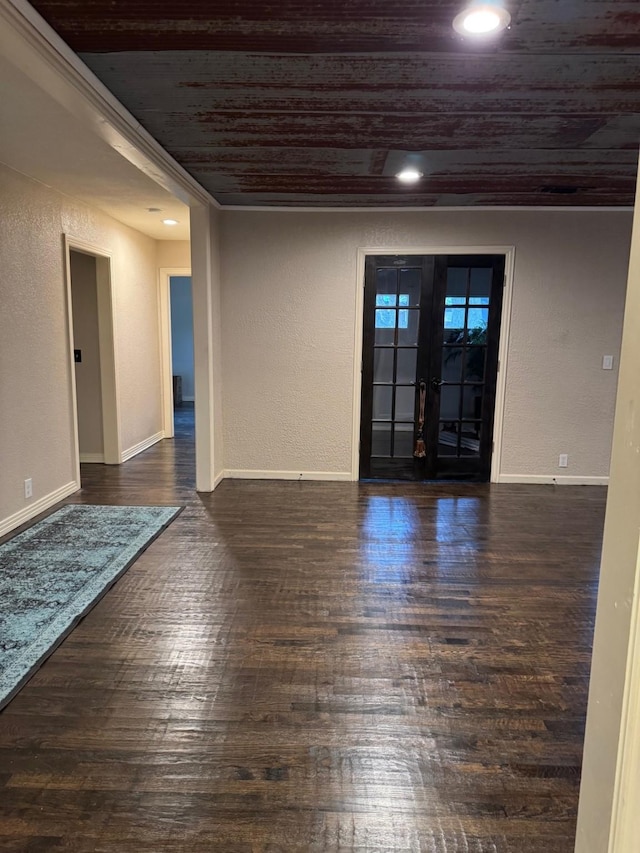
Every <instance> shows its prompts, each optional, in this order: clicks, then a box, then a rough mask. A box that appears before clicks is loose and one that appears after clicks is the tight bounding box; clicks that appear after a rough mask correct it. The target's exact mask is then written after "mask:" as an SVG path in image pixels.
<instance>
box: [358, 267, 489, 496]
mask: <svg viewBox="0 0 640 853" xmlns="http://www.w3.org/2000/svg"><path fill="white" fill-rule="evenodd" d="M503 286H504V256H502V255H410V256H385V257H382V256H369V257H367V260H366V265H365V298H364V338H363V353H362V408H361V431H360V477H361V478H365V479H368V478H381V479H409V480H429V479H439V478H444V479H449V478H451V479H468V480H488V479H489V476H490V472H491V454H492V447H493V413H494V408H495V395H496V381H497V371H498V342H499V336H500V317H501V313H502V294H503ZM421 388H422V389H423V394H422V395H421V393H420V390H421ZM421 416H423V418H422V417H421ZM422 419H423V420H424V425H423V427H422V428H420V425H421V422H422ZM418 439H420V443H417V442H418ZM423 448H424V449H423Z"/></svg>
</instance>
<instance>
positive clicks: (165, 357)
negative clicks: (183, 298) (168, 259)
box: [158, 267, 191, 438]
mask: <svg viewBox="0 0 640 853" xmlns="http://www.w3.org/2000/svg"><path fill="white" fill-rule="evenodd" d="M187 276H188V277H189V278H190V277H191V267H162V268H161V269H160V271H159V274H158V323H159V326H160V385H161V400H162V431H163V432H164V437H165V438H173V437H174V435H175V427H174V424H173V366H172V357H171V279H172V278H174V277H176V278H182V277H187Z"/></svg>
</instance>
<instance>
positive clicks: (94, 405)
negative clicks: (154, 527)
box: [70, 251, 104, 461]
mask: <svg viewBox="0 0 640 853" xmlns="http://www.w3.org/2000/svg"><path fill="white" fill-rule="evenodd" d="M70 266H71V301H72V313H73V347H74V349H79V350H80V352H81V358H82V360H81V361H80V362H78V363H77V364H76V365H75V380H76V399H77V405H78V444H79V446H80V457H81V458H82V457H83V456H87V455H91V456H104V434H103V428H102V381H101V378H100V338H99V329H98V283H97V279H96V259H95V257H92V256H91V255H84V254H82V253H81V252H73V251H72V252H71V253H70ZM94 461H95V460H94Z"/></svg>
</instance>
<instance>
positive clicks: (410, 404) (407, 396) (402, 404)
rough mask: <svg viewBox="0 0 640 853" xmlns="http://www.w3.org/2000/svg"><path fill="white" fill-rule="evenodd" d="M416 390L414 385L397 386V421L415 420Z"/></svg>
mask: <svg viewBox="0 0 640 853" xmlns="http://www.w3.org/2000/svg"><path fill="white" fill-rule="evenodd" d="M415 399H416V390H415V388H414V387H413V386H411V387H408V388H407V387H406V386H402V385H399V386H398V387H397V388H396V414H395V420H396V421H413V419H414V410H415Z"/></svg>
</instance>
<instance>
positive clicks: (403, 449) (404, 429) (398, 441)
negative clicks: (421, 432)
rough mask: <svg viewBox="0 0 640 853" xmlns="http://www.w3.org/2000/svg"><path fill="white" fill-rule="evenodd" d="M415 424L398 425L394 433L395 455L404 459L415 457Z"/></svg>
mask: <svg viewBox="0 0 640 853" xmlns="http://www.w3.org/2000/svg"><path fill="white" fill-rule="evenodd" d="M413 433H414V428H413V424H396V426H395V430H394V433H393V436H394V438H393V455H394V456H396V457H400V458H403V459H409V458H411V457H412V456H413V449H414V446H413V441H414V435H413Z"/></svg>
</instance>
